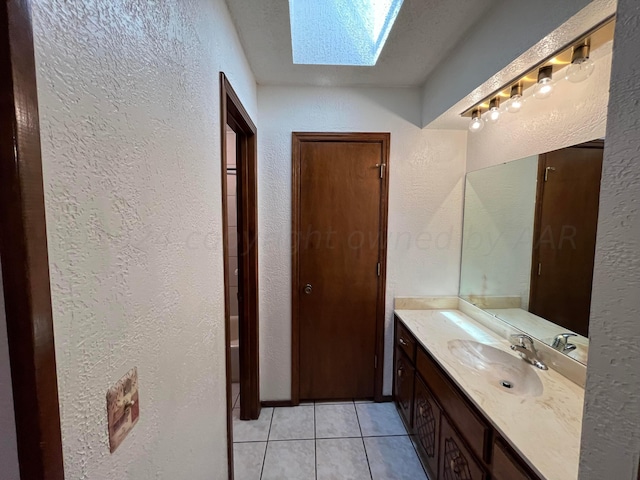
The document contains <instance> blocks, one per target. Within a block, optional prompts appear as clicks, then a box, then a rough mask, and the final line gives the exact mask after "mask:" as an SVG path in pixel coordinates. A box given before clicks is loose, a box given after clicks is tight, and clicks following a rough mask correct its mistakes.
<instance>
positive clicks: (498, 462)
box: [491, 441, 536, 480]
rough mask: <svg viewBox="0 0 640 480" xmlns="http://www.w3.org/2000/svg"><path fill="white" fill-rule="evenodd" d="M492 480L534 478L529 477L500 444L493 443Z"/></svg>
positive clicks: (528, 479)
mask: <svg viewBox="0 0 640 480" xmlns="http://www.w3.org/2000/svg"><path fill="white" fill-rule="evenodd" d="M491 470H492V473H493V478H494V480H534V479H535V478H536V477H533V476H531V475H529V474H528V473H527V472H526V471H525V469H524V468H523V467H522V466H521V465H520V463H519V461H518V460H516V459H515V458H514V457H513V456H512V455H511V454H510V453H509V452H508V451H507V449H506V448H505V447H504V446H503V445H502V443H501V442H498V441H496V442H494V443H493V466H492V469H491Z"/></svg>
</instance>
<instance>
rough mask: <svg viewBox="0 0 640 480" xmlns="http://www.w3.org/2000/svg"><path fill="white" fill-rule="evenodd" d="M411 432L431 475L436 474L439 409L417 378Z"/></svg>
mask: <svg viewBox="0 0 640 480" xmlns="http://www.w3.org/2000/svg"><path fill="white" fill-rule="evenodd" d="M413 430H414V432H415V433H416V437H417V440H418V443H419V445H420V446H421V447H422V450H423V453H424V457H425V459H426V462H427V464H428V466H429V469H430V470H431V473H432V474H435V473H437V472H438V453H439V452H440V445H439V443H440V408H439V407H438V404H437V403H436V402H435V400H434V399H433V396H432V395H431V392H429V389H428V388H427V387H426V386H425V384H424V383H423V382H422V380H420V377H419V376H416V381H415V395H414V402H413Z"/></svg>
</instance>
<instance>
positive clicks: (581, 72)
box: [564, 44, 595, 83]
mask: <svg viewBox="0 0 640 480" xmlns="http://www.w3.org/2000/svg"><path fill="white" fill-rule="evenodd" d="M589 51H590V47H589V44H584V45H580V46H578V47H574V48H573V54H572V56H571V65H569V66H568V67H567V72H566V73H565V76H564V78H566V79H567V80H568V81H570V82H571V83H578V82H584V81H585V80H586V79H587V78H589V77H590V76H591V74H592V73H593V70H594V68H595V65H594V63H593V60H591V59H590V58H589Z"/></svg>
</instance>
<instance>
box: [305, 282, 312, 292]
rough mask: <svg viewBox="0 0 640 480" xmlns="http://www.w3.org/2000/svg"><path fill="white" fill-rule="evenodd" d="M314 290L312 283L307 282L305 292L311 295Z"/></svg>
mask: <svg viewBox="0 0 640 480" xmlns="http://www.w3.org/2000/svg"><path fill="white" fill-rule="evenodd" d="M312 291H313V287H312V286H311V284H310V283H307V284H306V285H305V286H304V293H306V294H307V295H310V294H311V292H312Z"/></svg>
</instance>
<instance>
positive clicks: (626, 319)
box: [580, 0, 640, 480]
mask: <svg viewBox="0 0 640 480" xmlns="http://www.w3.org/2000/svg"><path fill="white" fill-rule="evenodd" d="M638 45H640V3H638V1H637V0H620V1H619V2H618V26H617V29H616V38H615V49H614V58H613V71H612V76H611V99H610V102H609V124H608V127H607V143H606V145H605V152H604V168H603V177H602V191H601V194H600V217H599V225H598V240H597V247H596V263H595V272H594V288H593V300H592V306H591V323H590V328H589V335H590V341H591V349H590V354H589V365H588V368H587V388H586V398H585V414H584V422H583V426H582V452H581V457H580V460H581V461H580V479H581V480H596V479H598V480H599V479H603V478H611V479H614V478H615V479H620V480H631V479H636V478H637V476H636V475H637V473H636V472H637V468H638V458H639V457H640V428H639V424H638V422H639V420H640V321H639V318H638V317H639V315H638V312H640V280H639V279H640V277H639V275H640V274H639V272H640V253H639V252H640V208H639V205H638V202H639V200H638V191H640V162H639V161H638V160H639V158H640V120H639V114H640V111H639V109H638V104H639V102H640V82H639V81H638V79H639V78H640V66H639V65H638V61H637V60H638Z"/></svg>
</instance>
